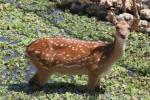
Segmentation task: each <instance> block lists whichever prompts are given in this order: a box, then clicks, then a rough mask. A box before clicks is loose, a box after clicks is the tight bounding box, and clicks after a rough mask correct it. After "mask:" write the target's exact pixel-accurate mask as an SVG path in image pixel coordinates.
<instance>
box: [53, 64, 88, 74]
mask: <svg viewBox="0 0 150 100" xmlns="http://www.w3.org/2000/svg"><path fill="white" fill-rule="evenodd" d="M54 71H55V72H56V73H60V74H66V75H83V74H88V70H87V68H86V67H83V66H80V65H57V66H55V70H54Z"/></svg>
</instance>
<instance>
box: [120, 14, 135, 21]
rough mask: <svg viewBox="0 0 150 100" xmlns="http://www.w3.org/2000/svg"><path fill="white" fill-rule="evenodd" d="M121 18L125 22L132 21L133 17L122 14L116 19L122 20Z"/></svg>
mask: <svg viewBox="0 0 150 100" xmlns="http://www.w3.org/2000/svg"><path fill="white" fill-rule="evenodd" d="M123 18H124V19H125V20H127V21H130V20H133V15H131V14H129V13H123V14H120V15H119V16H118V19H123Z"/></svg>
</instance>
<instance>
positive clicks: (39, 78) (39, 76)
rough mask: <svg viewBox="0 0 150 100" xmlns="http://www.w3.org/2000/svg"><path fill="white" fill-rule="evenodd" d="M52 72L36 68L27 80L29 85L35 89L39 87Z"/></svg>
mask: <svg viewBox="0 0 150 100" xmlns="http://www.w3.org/2000/svg"><path fill="white" fill-rule="evenodd" d="M51 74H52V72H50V71H46V70H38V71H37V73H36V74H35V75H34V76H33V77H32V78H31V79H30V80H29V85H30V86H31V87H33V88H34V89H35V90H37V89H41V88H42V87H43V86H44V84H45V83H46V82H47V80H48V79H49V76H50V75H51Z"/></svg>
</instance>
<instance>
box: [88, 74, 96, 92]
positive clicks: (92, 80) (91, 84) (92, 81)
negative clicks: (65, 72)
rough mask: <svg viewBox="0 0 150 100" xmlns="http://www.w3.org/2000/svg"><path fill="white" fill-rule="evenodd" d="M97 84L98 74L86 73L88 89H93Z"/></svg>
mask: <svg viewBox="0 0 150 100" xmlns="http://www.w3.org/2000/svg"><path fill="white" fill-rule="evenodd" d="M97 85H98V75H96V74H94V73H90V74H89V75H88V89H89V90H91V91H94V90H95V89H96V87H97Z"/></svg>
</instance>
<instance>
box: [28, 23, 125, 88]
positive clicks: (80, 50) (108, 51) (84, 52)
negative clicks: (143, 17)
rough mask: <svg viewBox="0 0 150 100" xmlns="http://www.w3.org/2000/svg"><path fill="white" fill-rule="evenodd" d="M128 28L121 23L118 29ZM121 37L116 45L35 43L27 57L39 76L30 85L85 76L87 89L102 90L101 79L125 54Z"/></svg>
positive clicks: (54, 40)
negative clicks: (57, 76)
mask: <svg viewBox="0 0 150 100" xmlns="http://www.w3.org/2000/svg"><path fill="white" fill-rule="evenodd" d="M126 24H127V23H126V22H124V23H123V21H122V22H121V21H120V22H119V23H118V24H117V25H119V26H117V27H120V30H121V32H122V31H123V32H124V31H126V30H128V28H127V25H126ZM122 28H124V29H122ZM119 34H120V33H118V32H116V34H115V42H113V43H109V42H103V41H83V40H77V39H70V38H64V37H47V38H41V39H38V40H36V41H34V42H32V43H31V44H30V45H29V46H28V47H27V49H26V53H27V55H28V57H29V59H30V61H31V62H32V63H33V64H34V65H35V67H36V68H37V73H36V74H35V75H34V76H33V77H32V78H31V79H30V81H29V84H30V85H32V86H34V85H37V86H38V87H40V86H43V85H44V84H45V83H46V82H47V80H48V78H49V76H51V75H52V74H54V73H61V74H67V75H68V74H69V75H70V74H71V75H82V74H85V75H88V88H89V89H90V90H94V89H95V88H96V87H97V86H99V81H100V80H99V79H98V78H99V76H101V75H102V74H103V73H105V72H106V71H107V70H108V69H110V68H111V66H112V64H113V63H115V62H116V61H117V60H118V59H119V58H120V57H121V56H122V54H123V47H122V46H121V45H120V41H119V40H118V39H119V38H120V35H119ZM126 36H127V34H126ZM126 38H127V37H126Z"/></svg>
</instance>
